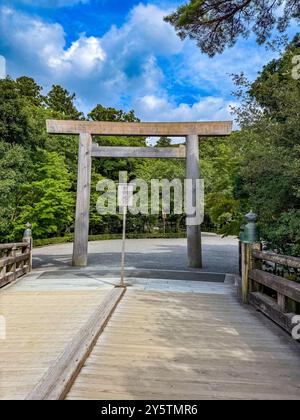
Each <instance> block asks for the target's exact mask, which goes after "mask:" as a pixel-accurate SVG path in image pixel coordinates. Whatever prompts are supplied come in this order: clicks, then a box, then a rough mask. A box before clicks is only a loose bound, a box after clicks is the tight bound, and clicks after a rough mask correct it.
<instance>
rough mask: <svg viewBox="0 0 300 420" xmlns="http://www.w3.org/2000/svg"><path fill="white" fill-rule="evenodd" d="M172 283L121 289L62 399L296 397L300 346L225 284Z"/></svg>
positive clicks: (299, 383) (299, 388)
mask: <svg viewBox="0 0 300 420" xmlns="http://www.w3.org/2000/svg"><path fill="white" fill-rule="evenodd" d="M183 283H184V282H183ZM177 284H178V288H179V290H177V291H176V292H174V291H172V290H171V289H170V290H169V291H161V290H158V288H159V287H158V283H156V289H157V290H151V286H150V287H148V288H147V289H146V290H141V289H138V288H136V287H133V288H129V289H128V290H127V292H126V294H125V296H124V297H123V300H122V301H121V302H120V304H119V306H118V308H117V310H116V311H115V313H114V315H113V316H112V318H111V320H110V321H109V323H108V326H107V327H106V329H105V331H104V333H103V334H102V336H101V337H100V338H99V340H98V342H97V344H96V346H95V347H94V350H93V351H92V353H91V355H90V357H89V358H88V360H87V361H86V363H85V366H84V367H83V369H82V370H81V372H80V374H79V376H78V377H77V379H76V381H75V383H74V385H73V387H72V388H71V390H70V392H69V394H68V397H67V399H70V400H71V399H102V400H103V399H131V400H132V399H297V400H298V399H300V347H299V344H297V343H296V342H294V341H293V340H292V339H291V338H290V337H289V336H288V335H287V334H286V333H285V332H283V331H281V330H280V329H279V328H278V327H277V326H275V325H274V324H272V323H271V322H270V321H269V320H267V319H265V318H264V316H263V315H261V314H259V313H257V312H255V311H254V310H252V309H251V308H250V307H245V306H241V305H240V304H239V302H238V301H237V299H236V297H234V296H233V295H232V293H231V292H229V291H228V289H226V288H224V286H223V285H220V290H219V293H216V291H215V292H213V291H210V290H209V287H208V286H206V290H205V288H204V289H203V290H202V292H200V293H197V292H196V293H195V292H194V293H189V292H188V293H185V291H186V290H184V286H183V285H182V286H180V282H177ZM216 287H217V286H216V285H214V288H215V289H216Z"/></svg>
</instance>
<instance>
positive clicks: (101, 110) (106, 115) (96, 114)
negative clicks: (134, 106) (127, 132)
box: [88, 104, 140, 122]
mask: <svg viewBox="0 0 300 420" xmlns="http://www.w3.org/2000/svg"><path fill="white" fill-rule="evenodd" d="M88 118H89V119H90V120H92V121H112V122H113V121H116V122H139V121H140V120H139V119H138V118H137V117H136V116H135V113H134V111H133V110H131V111H129V112H124V111H122V110H119V109H115V108H105V107H104V106H103V105H99V104H98V105H97V106H96V107H95V108H94V109H93V110H92V111H91V112H90V113H89V114H88Z"/></svg>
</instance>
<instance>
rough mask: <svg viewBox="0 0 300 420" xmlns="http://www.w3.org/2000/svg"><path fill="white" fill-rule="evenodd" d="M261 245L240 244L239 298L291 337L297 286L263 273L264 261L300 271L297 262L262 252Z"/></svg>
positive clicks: (296, 310)
mask: <svg viewBox="0 0 300 420" xmlns="http://www.w3.org/2000/svg"><path fill="white" fill-rule="evenodd" d="M259 247H260V244H248V243H242V296H243V302H244V303H250V304H251V305H253V306H254V307H255V308H256V309H258V310H259V311H260V312H262V313H264V314H265V315H267V316H268V317H269V318H270V319H272V320H273V321H274V322H276V323H277V324H278V325H280V326H281V327H282V328H284V329H285V330H286V331H288V332H289V333H291V331H292V330H293V319H294V316H295V315H297V314H299V304H300V283H297V282H295V281H292V280H289V279H286V278H284V277H281V276H278V275H275V274H271V273H269V272H267V271H264V270H263V268H264V266H263V263H262V262H263V261H268V262H272V263H275V264H280V265H283V266H287V267H291V268H294V269H300V258H297V257H291V256H286V255H279V254H275V253H273V252H262V251H260V250H259Z"/></svg>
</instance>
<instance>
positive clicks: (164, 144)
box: [156, 137, 172, 147]
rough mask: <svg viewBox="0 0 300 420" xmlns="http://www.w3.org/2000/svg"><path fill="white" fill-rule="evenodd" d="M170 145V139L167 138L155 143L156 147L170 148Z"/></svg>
mask: <svg viewBox="0 0 300 420" xmlns="http://www.w3.org/2000/svg"><path fill="white" fill-rule="evenodd" d="M171 144H172V139H170V138H169V137H161V138H160V139H159V140H158V142H157V143H156V147H170V146H171Z"/></svg>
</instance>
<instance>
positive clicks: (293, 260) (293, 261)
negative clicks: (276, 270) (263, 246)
mask: <svg viewBox="0 0 300 420" xmlns="http://www.w3.org/2000/svg"><path fill="white" fill-rule="evenodd" d="M252 256H253V258H255V259H256V260H261V261H270V262H274V263H276V264H281V265H286V266H287V267H291V268H299V269H300V258H298V257H290V256H286V255H279V254H275V253H273V252H259V251H252Z"/></svg>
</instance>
